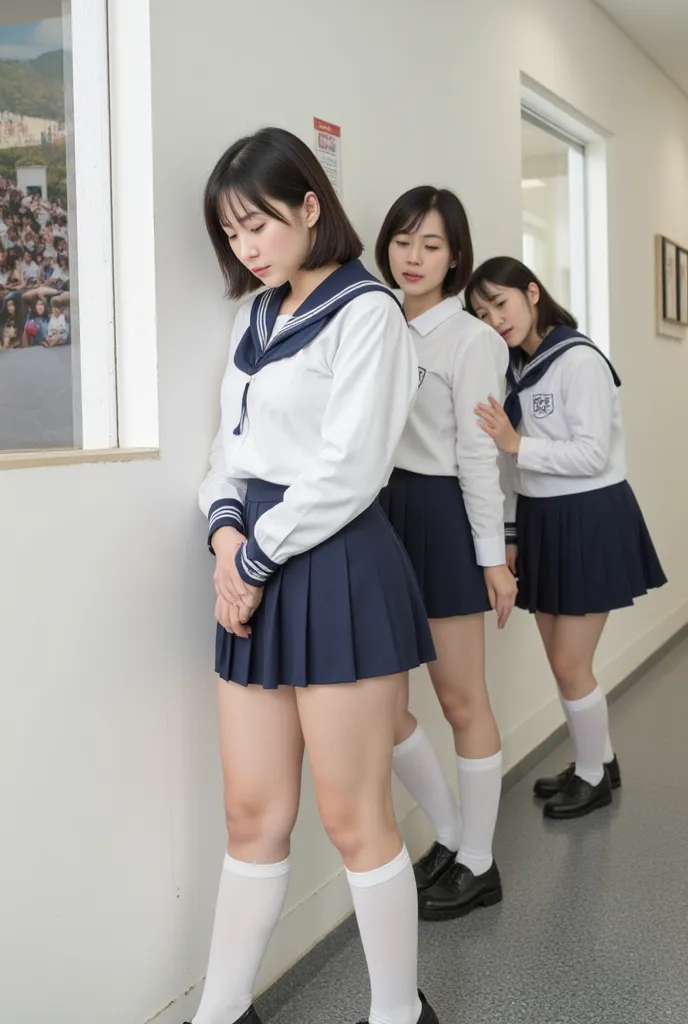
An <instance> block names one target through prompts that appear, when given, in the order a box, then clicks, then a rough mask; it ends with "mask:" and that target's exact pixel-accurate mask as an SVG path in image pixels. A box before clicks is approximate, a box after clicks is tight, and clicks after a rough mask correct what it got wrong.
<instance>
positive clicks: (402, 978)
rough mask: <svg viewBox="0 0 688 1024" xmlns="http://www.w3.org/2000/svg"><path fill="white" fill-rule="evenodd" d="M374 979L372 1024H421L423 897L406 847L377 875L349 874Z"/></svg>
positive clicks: (364, 944)
mask: <svg viewBox="0 0 688 1024" xmlns="http://www.w3.org/2000/svg"><path fill="white" fill-rule="evenodd" d="M346 874H347V877H348V879H349V885H350V886H351V895H352V898H353V901H354V910H355V911H356V920H357V921H358V928H359V931H360V933H361V942H362V943H363V951H364V952H365V958H366V963H367V964H368V974H369V975H370V997H371V1000H370V1016H369V1018H368V1019H369V1022H370V1024H417V1022H418V1018H419V1017H420V1015H421V1010H422V1007H421V1003H420V999H419V998H418V980H417V979H418V893H417V892H416V882H415V878H414V877H413V868H412V866H411V861H410V859H409V855H408V853H407V852H406V848H405V847H404V848H403V849H402V851H401V853H400V854H399V855H398V856H397V857H395V858H394V860H393V861H390V863H389V864H384V865H383V866H382V867H380V868H375V869H374V870H373V871H362V872H358V871H356V872H354V871H347V872H346Z"/></svg>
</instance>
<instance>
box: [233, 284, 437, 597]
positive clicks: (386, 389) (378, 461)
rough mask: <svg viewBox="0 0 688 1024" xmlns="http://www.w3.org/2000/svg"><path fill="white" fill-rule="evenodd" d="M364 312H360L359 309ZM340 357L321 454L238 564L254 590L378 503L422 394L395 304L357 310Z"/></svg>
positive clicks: (261, 524) (260, 525)
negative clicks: (400, 441)
mask: <svg viewBox="0 0 688 1024" xmlns="http://www.w3.org/2000/svg"><path fill="white" fill-rule="evenodd" d="M357 307H358V308H357ZM347 312H348V317H349V320H348V322H347V323H346V325H345V326H343V332H344V333H343V336H342V338H341V341H340V344H339V348H338V349H337V353H336V355H335V357H334V361H333V366H332V371H333V378H332V390H331V392H330V397H329V400H328V403H327V407H326V409H325V413H324V417H323V424H322V447H321V449H320V453H319V455H318V457H317V458H316V459H314V460H313V462H312V464H311V465H310V466H309V467H308V469H307V470H305V471H304V472H303V473H301V474H300V475H299V476H298V477H297V479H296V480H295V481H294V483H293V484H292V485H291V486H290V487H289V488H287V490H286V492H285V494H284V499H283V500H282V501H281V502H280V503H279V504H278V505H275V506H274V508H272V509H270V510H269V511H268V512H266V513H265V514H264V515H263V516H261V518H260V519H259V520H258V522H257V523H256V527H255V531H254V536H253V537H251V538H250V540H249V542H248V544H247V545H244V548H243V549H242V551H240V552H239V557H238V558H237V568H238V569H239V572H240V573H241V575H242V576H243V578H244V579H245V580H246V581H247V582H248V583H252V584H254V585H261V584H262V583H265V582H266V581H267V579H268V578H269V576H270V575H271V573H273V572H274V571H275V570H276V569H277V568H278V567H279V566H280V565H282V564H283V563H284V562H286V561H287V560H288V559H289V558H291V557H293V556H294V555H298V554H300V553H302V552H304V551H309V550H311V549H312V548H314V547H316V545H318V544H321V543H322V542H323V541H325V540H327V539H328V538H329V537H332V536H333V535H334V534H335V533H337V532H338V531H339V530H341V529H343V527H345V526H346V525H347V524H348V523H350V522H352V520H354V519H355V518H356V516H358V515H360V514H361V512H363V511H364V510H365V509H366V508H368V507H369V506H370V505H371V504H372V503H373V502H374V501H375V499H376V498H377V496H378V494H379V492H380V490H381V489H382V487H383V486H384V485H385V484H386V482H387V480H388V479H389V475H390V473H391V469H392V466H393V462H394V454H395V451H396V447H397V444H398V443H399V439H400V437H401V434H402V432H403V430H404V426H405V424H406V420H407V418H408V414H409V412H410V410H411V407H412V405H413V402H414V400H415V397H416V394H417V388H418V363H417V361H416V355H415V351H414V346H413V341H412V339H411V335H410V332H409V329H408V326H407V324H406V321H405V319H404V316H403V313H402V312H401V310H400V309H399V307H398V306H397V305H396V303H395V302H394V301H393V300H392V299H391V298H390V299H389V300H385V301H378V302H377V303H376V304H375V306H374V307H373V308H372V309H371V306H370V304H369V303H361V304H358V303H353V304H352V305H351V306H350V307H349V309H348V311H347Z"/></svg>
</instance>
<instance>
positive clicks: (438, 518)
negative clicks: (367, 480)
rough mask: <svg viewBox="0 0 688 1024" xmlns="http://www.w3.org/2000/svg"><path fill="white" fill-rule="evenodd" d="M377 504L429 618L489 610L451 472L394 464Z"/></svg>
mask: <svg viewBox="0 0 688 1024" xmlns="http://www.w3.org/2000/svg"><path fill="white" fill-rule="evenodd" d="M380 504H381V505H382V508H383V509H384V511H385V513H386V514H387V516H388V517H389V521H390V522H391V524H392V526H393V527H394V529H395V530H396V531H397V533H398V534H399V536H400V537H401V540H402V542H403V544H404V547H405V548H406V550H407V551H408V555H409V558H410V559H411V565H412V566H413V568H414V569H415V572H416V576H417V577H418V582H419V583H420V589H421V593H422V594H423V601H424V603H425V610H426V611H427V613H428V617H429V618H431V619H447V618H450V617H451V616H454V615H474V614H476V613H477V612H487V611H489V610H490V602H489V600H488V597H487V588H486V586H485V578H484V575H483V570H482V568H481V567H480V566H479V565H478V563H477V562H476V560H475V546H474V544H473V535H472V533H471V527H470V523H469V522H468V515H467V514H466V506H465V504H464V500H463V495H462V493H461V487H460V486H459V481H458V480H457V479H456V477H453V476H426V475H424V474H421V473H411V472H409V471H408V470H405V469H395V470H394V472H393V473H392V476H391V479H390V481H389V484H388V485H387V487H385V488H384V490H383V491H382V492H381V494H380Z"/></svg>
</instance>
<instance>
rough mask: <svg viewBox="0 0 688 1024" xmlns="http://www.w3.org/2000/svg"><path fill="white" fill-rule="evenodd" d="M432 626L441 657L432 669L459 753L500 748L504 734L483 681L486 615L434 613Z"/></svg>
mask: <svg viewBox="0 0 688 1024" xmlns="http://www.w3.org/2000/svg"><path fill="white" fill-rule="evenodd" d="M430 628H431V630H432V638H433V640H434V642H435V650H436V652H437V660H436V661H433V662H431V663H430V664H429V665H428V670H429V672H430V678H431V679H432V684H433V686H434V687H435V692H436V694H437V697H438V700H439V702H440V705H441V707H442V711H443V712H444V716H445V718H446V719H447V721H448V722H449V724H450V725H451V727H452V729H453V731H454V741H455V745H456V750H457V753H458V754H460V755H461V756H462V757H469V758H479V757H489V756H490V755H492V754H496V753H497V751H498V750H499V749H500V738H499V730H498V728H497V723H496V722H495V718H494V715H493V713H492V708H491V706H490V697H489V694H488V691H487V683H486V681H485V616H484V615H483V614H482V613H480V614H477V615H457V616H455V617H453V618H450V619H431V620H430Z"/></svg>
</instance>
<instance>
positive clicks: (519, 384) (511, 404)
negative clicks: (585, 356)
mask: <svg viewBox="0 0 688 1024" xmlns="http://www.w3.org/2000/svg"><path fill="white" fill-rule="evenodd" d="M577 345H585V346H587V348H592V349H594V350H595V352H597V353H598V354H599V356H600V358H601V359H604V361H605V362H606V364H607V366H608V367H609V369H610V370H611V374H612V377H613V378H614V383H615V384H616V386H617V388H620V387H621V380H620V379H619V375H618V374H617V372H616V370H615V369H614V367H613V366H612V364H611V363H610V362H609V360H608V359H607V357H606V356H605V354H604V353H603V352H600V350H599V348H598V347H597V345H596V344H595V343H594V342H593V341H591V340H590V338H586V337H585V335H584V334H580V333H579V332H578V331H577V330H575V329H574V328H573V327H568V326H567V325H566V324H560V325H559V326H558V327H555V328H554V329H553V330H552V331H550V332H549V334H548V335H547V337H546V338H545V340H544V341H543V342H542V344H541V345H540V347H539V348H538V349H537V351H536V353H535V355H534V356H533V358H532V359H530V360H529V361H528V362H527V363H526V364H525V365H522V359H523V349H521V348H516V349H513V348H512V349H511V351H510V352H509V368H508V370H507V371H506V379H507V382H508V384H509V393H508V395H507V396H506V401H505V402H504V411H505V412H506V414H507V416H508V417H509V419H510V420H511V424H512V426H513V427H514V429H517V428H518V425H519V423H520V422H521V417H522V415H523V412H522V410H521V399H520V394H521V392H522V391H525V389H526V388H532V387H533V386H534V385H535V384H537V382H538V381H539V380H541V379H542V377H544V375H545V374H546V373H547V371H548V370H549V368H550V366H551V365H552V363H553V362H554V361H555V360H556V359H558V358H559V356H563V354H564V353H565V352H568V350H569V349H570V348H575V347H576V346H577Z"/></svg>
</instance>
